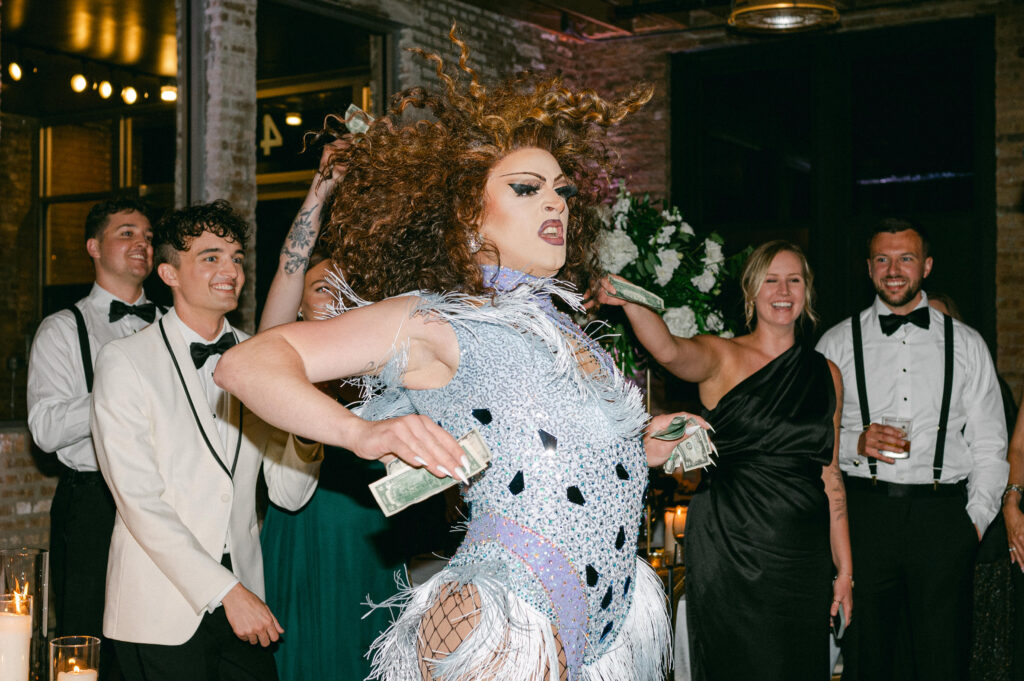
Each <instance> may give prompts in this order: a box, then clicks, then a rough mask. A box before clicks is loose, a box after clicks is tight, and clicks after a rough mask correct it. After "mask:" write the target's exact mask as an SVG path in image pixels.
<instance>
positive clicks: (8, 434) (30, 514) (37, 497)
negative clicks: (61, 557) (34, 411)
mask: <svg viewBox="0 0 1024 681" xmlns="http://www.w3.org/2000/svg"><path fill="white" fill-rule="evenodd" d="M31 443H32V438H31V436H30V435H29V432H28V428H27V427H25V426H24V425H21V424H17V425H10V424H9V425H6V426H5V425H0V485H2V487H3V495H0V547H3V548H16V547H21V546H29V547H39V548H47V547H48V546H49V545H50V501H51V500H52V499H53V492H54V490H55V489H57V478H56V477H55V476H53V475H49V476H48V475H45V474H44V473H42V472H41V471H40V466H39V465H37V462H36V460H35V458H34V457H33V452H32V444H31ZM43 468H46V464H45V463H44V465H43Z"/></svg>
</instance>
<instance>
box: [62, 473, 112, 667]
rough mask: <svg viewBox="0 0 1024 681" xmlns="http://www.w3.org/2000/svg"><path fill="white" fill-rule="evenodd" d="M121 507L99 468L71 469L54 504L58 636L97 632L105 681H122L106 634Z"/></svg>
mask: <svg viewBox="0 0 1024 681" xmlns="http://www.w3.org/2000/svg"><path fill="white" fill-rule="evenodd" d="M116 512H117V508H116V506H115V505H114V499H113V497H111V495H110V490H108V489H107V485H106V483H105V482H104V481H103V477H102V476H101V475H100V474H99V473H98V472H88V473H79V472H78V471H75V470H72V469H70V468H65V469H64V470H63V472H62V473H61V476H60V480H59V481H58V482H57V490H56V492H55V493H54V495H53V503H52V504H51V505H50V586H51V588H52V589H53V595H54V609H55V610H56V615H57V636H97V637H99V638H100V639H101V641H102V647H101V648H100V681H117V680H118V679H120V678H121V677H120V674H118V672H117V655H116V652H115V650H114V646H113V643H112V642H111V641H109V640H107V639H104V638H103V603H104V599H105V598H106V593H105V590H106V582H107V555H108V554H109V553H110V535H111V533H112V532H113V531H114V516H115V514H116Z"/></svg>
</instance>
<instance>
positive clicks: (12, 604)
mask: <svg viewBox="0 0 1024 681" xmlns="http://www.w3.org/2000/svg"><path fill="white" fill-rule="evenodd" d="M31 613H32V609H31V604H30V599H29V598H28V597H26V596H22V595H20V594H3V595H0V681H28V668H29V644H30V643H31V641H32V614H31Z"/></svg>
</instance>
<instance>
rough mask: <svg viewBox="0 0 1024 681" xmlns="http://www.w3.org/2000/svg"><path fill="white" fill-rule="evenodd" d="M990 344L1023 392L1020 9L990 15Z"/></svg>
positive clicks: (1023, 27) (1023, 12) (1023, 53)
mask: <svg viewBox="0 0 1024 681" xmlns="http://www.w3.org/2000/svg"><path fill="white" fill-rule="evenodd" d="M995 42H996V148H995V154H996V230H997V235H998V240H997V244H996V320H997V323H996V329H997V332H996V341H997V344H998V347H999V371H1000V373H1002V375H1003V377H1004V378H1005V379H1006V380H1007V381H1008V382H1009V384H1010V387H1012V388H1013V390H1014V394H1015V395H1016V397H1017V400H1018V402H1019V401H1020V400H1021V397H1022V393H1024V5H1021V4H1019V3H1015V4H1007V5H1005V6H1003V7H1001V8H1000V9H999V11H998V12H997V13H996V40H995Z"/></svg>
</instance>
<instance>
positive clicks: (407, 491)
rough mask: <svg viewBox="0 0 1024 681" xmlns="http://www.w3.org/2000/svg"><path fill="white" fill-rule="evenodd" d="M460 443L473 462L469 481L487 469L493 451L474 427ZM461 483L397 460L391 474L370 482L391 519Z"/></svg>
mask: <svg viewBox="0 0 1024 681" xmlns="http://www.w3.org/2000/svg"><path fill="white" fill-rule="evenodd" d="M459 444H460V445H461V446H462V451H464V452H465V453H466V459H467V460H468V461H469V470H468V471H466V477H467V478H472V477H473V476H474V475H476V474H477V473H479V472H480V471H482V470H483V469H485V468H487V464H488V463H489V462H490V460H491V450H490V449H488V448H487V443H486V442H484V439H483V437H482V436H481V435H480V432H479V431H478V430H476V429H475V428H474V429H473V430H471V431H469V432H468V433H466V434H465V435H463V436H462V437H460V438H459ZM458 483H459V481H458V480H456V479H455V478H447V477H446V478H439V477H437V476H435V475H433V474H432V473H431V472H430V471H428V470H427V469H426V468H413V467H412V466H409V465H408V464H406V463H404V462H403V461H399V460H397V459H396V460H395V461H392V462H391V463H389V464H388V473H387V475H385V476H384V477H383V478H381V479H380V480H375V481H374V482H371V483H370V492H371V493H372V494H373V498H374V499H376V501H377V505H378V506H380V508H381V510H382V511H384V515H386V516H389V517H390V516H393V515H394V514H396V513H398V512H400V511H404V510H405V509H407V508H409V507H410V506H412V505H413V504H416V503H419V502H421V501H423V500H424V499H426V498H427V497H432V496H434V495H435V494H437V493H438V492H442V491H444V490H446V489H448V488H449V487H451V486H453V485H457V484H458Z"/></svg>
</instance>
